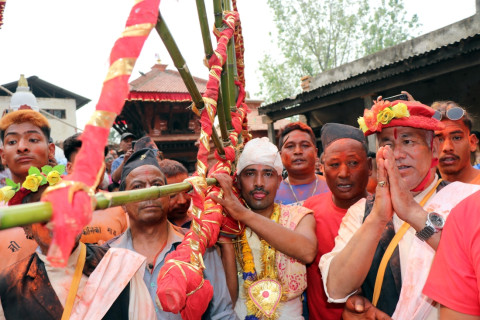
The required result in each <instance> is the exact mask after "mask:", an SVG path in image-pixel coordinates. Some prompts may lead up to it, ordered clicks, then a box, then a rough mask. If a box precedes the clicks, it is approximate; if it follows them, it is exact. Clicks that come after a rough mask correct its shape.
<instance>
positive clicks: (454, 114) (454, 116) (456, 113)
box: [432, 107, 465, 121]
mask: <svg viewBox="0 0 480 320" xmlns="http://www.w3.org/2000/svg"><path fill="white" fill-rule="evenodd" d="M443 114H445V116H446V117H447V119H449V120H452V121H455V120H460V119H462V118H463V116H464V115H465V110H463V109H462V108H460V107H453V108H450V109H448V110H447V111H438V110H436V111H435V113H434V114H433V116H432V118H433V119H436V120H438V121H441V120H442V115H443Z"/></svg>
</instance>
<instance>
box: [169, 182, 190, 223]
mask: <svg viewBox="0 0 480 320" xmlns="http://www.w3.org/2000/svg"><path fill="white" fill-rule="evenodd" d="M187 178H188V175H187V174H186V173H179V174H177V175H176V176H173V177H167V183H168V184H173V183H180V182H183V181H184V180H185V179H187ZM191 201H192V196H191V195H190V194H189V193H187V192H185V191H183V192H179V193H176V194H173V195H171V196H170V204H169V209H168V218H169V219H171V220H173V221H175V220H178V219H180V220H181V219H184V218H185V216H186V215H187V211H188V209H189V208H190V203H191Z"/></svg>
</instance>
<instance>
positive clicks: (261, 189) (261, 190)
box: [249, 187, 270, 195]
mask: <svg viewBox="0 0 480 320" xmlns="http://www.w3.org/2000/svg"><path fill="white" fill-rule="evenodd" d="M255 192H263V193H265V194H267V195H268V194H270V192H268V191H266V190H265V189H263V188H262V187H255V189H253V190H252V191H250V192H249V193H250V194H251V195H253V194H254V193H255Z"/></svg>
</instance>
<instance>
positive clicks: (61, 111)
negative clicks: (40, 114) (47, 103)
mask: <svg viewBox="0 0 480 320" xmlns="http://www.w3.org/2000/svg"><path fill="white" fill-rule="evenodd" d="M44 110H45V111H46V112H48V113H50V114H51V115H54V116H55V117H57V118H60V119H66V118H67V116H66V110H65V109H44Z"/></svg>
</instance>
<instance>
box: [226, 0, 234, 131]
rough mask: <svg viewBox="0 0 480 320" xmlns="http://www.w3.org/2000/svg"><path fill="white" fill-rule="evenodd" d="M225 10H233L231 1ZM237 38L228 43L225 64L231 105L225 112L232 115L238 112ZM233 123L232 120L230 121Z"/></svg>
mask: <svg viewBox="0 0 480 320" xmlns="http://www.w3.org/2000/svg"><path fill="white" fill-rule="evenodd" d="M224 8H225V10H226V11H230V10H232V3H231V0H224ZM234 37H235V36H233V37H232V38H231V39H230V41H229V42H228V46H227V53H228V55H227V62H226V64H225V67H226V68H225V70H226V71H227V78H228V94H229V100H230V103H231V104H230V105H229V106H228V109H227V108H226V110H225V112H227V113H228V114H230V112H231V111H235V110H236V102H237V87H236V85H235V78H236V70H237V68H236V64H235V39H234ZM230 123H231V119H230Z"/></svg>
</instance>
